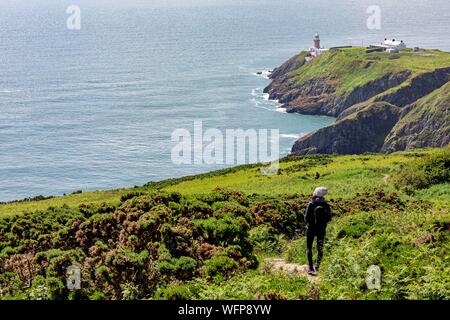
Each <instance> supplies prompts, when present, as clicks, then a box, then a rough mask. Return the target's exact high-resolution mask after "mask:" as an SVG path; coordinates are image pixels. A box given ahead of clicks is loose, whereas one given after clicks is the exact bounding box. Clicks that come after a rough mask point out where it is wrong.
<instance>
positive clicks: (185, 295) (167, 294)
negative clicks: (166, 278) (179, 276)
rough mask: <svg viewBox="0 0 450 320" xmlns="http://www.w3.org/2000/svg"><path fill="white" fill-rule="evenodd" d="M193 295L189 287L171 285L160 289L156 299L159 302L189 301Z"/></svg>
mask: <svg viewBox="0 0 450 320" xmlns="http://www.w3.org/2000/svg"><path fill="white" fill-rule="evenodd" d="M191 295H192V293H191V289H190V287H189V286H188V285H171V286H168V287H165V288H161V289H158V291H157V292H156V294H155V298H156V299H158V300H189V299H190V298H191Z"/></svg>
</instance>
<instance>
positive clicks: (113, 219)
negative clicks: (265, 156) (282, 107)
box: [0, 149, 450, 299]
mask: <svg viewBox="0 0 450 320" xmlns="http://www.w3.org/2000/svg"><path fill="white" fill-rule="evenodd" d="M449 152H450V150H449V149H430V150H415V151H409V152H398V153H393V154H390V155H383V154H365V155H359V156H337V155H311V156H305V157H291V158H286V159H283V160H282V161H281V163H280V172H279V174H278V175H275V176H264V175H261V173H260V168H261V166H262V165H249V166H241V167H236V168H231V169H226V170H221V171H217V172H212V173H208V174H203V175H199V176H192V177H185V178H181V179H173V180H166V181H162V182H158V183H149V184H148V185H146V186H143V187H139V188H133V189H128V190H125V189H123V190H116V191H104V192H95V193H85V194H75V195H70V196H65V197H57V198H51V199H46V200H42V201H24V202H16V203H10V204H2V205H0V298H1V299H182V298H185V299H449V298H450V268H449V267H448V266H449V265H450V254H449V252H450V212H449V210H448V208H449V207H450V201H449V199H450V163H449V159H450V157H449ZM409 168H411V169H409ZM428 168H433V170H432V171H429V169H428ZM400 170H401V172H400ZM405 170H406V171H405ZM408 170H409V171H408ZM418 173H422V175H417V174H418ZM398 176H400V177H401V179H399V178H398ZM419 180H420V181H421V185H420V189H418V188H416V187H415V186H414V185H408V186H406V187H403V186H402V181H413V182H414V181H419ZM399 181H400V182H399ZM318 185H325V186H327V187H328V188H329V189H330V194H329V197H328V198H329V200H330V203H331V205H332V206H333V220H332V222H331V224H330V225H329V228H328V235H327V238H326V244H325V252H326V254H325V258H324V261H323V266H322V268H321V271H320V274H319V277H317V278H315V279H310V278H308V277H307V276H305V275H304V272H303V269H302V268H299V266H304V265H305V264H306V261H305V225H304V223H303V211H304V208H305V206H306V204H307V202H308V199H309V196H308V195H309V194H310V193H311V191H312V190H313V189H314V187H316V186H318ZM274 262H276V263H275V264H274ZM74 263H75V264H76V265H78V266H79V267H80V268H81V274H82V290H80V291H69V290H67V288H66V287H65V280H66V269H67V267H68V266H70V265H73V264H74ZM370 265H377V266H379V267H380V268H381V271H382V282H381V288H380V289H379V290H371V289H370V288H368V286H367V283H366V281H365V277H366V270H367V268H368V266H370ZM280 266H281V267H280ZM291 269H292V270H291Z"/></svg>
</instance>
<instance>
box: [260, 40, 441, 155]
mask: <svg viewBox="0 0 450 320" xmlns="http://www.w3.org/2000/svg"><path fill="white" fill-rule="evenodd" d="M306 55H307V53H305V52H303V53H301V54H300V55H298V56H296V57H294V58H293V59H291V60H289V61H287V62H286V63H284V64H283V65H282V66H280V67H279V68H277V69H275V70H274V72H273V74H272V80H273V81H272V83H271V84H270V85H269V86H268V87H267V88H266V89H265V92H267V93H269V96H270V98H271V99H277V100H279V101H280V103H282V104H283V107H284V108H286V110H287V111H288V112H295V113H301V114H310V115H329V116H335V117H337V118H338V119H337V122H336V123H335V124H333V125H332V126H330V127H327V128H323V129H321V130H319V131H317V132H315V133H312V134H309V135H307V136H304V137H302V138H301V139H299V140H298V141H297V143H296V144H295V146H294V147H293V149H292V153H293V154H294V155H302V154H313V153H336V154H353V153H363V152H380V151H390V152H392V151H399V150H406V149H411V148H414V147H440V146H443V145H446V144H448V143H449V142H450V138H449V136H450V134H449V130H448V124H449V122H450V115H449V112H448V109H449V104H450V94H449V91H448V86H446V84H448V82H449V81H450V53H446V52H441V51H438V50H422V51H420V52H412V51H411V50H405V51H402V52H401V53H399V54H390V53H384V52H371V53H367V52H366V49H365V48H361V47H354V48H345V49H332V50H330V51H328V52H325V53H323V54H322V55H320V56H319V57H318V58H316V59H314V60H312V61H310V62H307V63H300V62H299V60H301V59H302V58H303V57H305V56H306ZM420 110H422V111H420ZM425 110H426V117H425V119H422V118H420V117H418V115H423V113H424V112H425ZM400 119H401V120H402V121H401V122H399V121H400ZM410 121H411V122H414V125H412V124H411V125H410ZM398 122H399V123H398ZM394 127H395V128H394ZM430 127H431V128H434V129H438V130H434V129H433V130H428V131H427V132H426V133H423V134H419V135H414V134H413V133H412V132H413V130H414V129H422V131H423V130H424V129H425V128H430ZM401 128H403V129H401ZM406 128H408V129H406ZM391 131H392V132H391ZM408 132H409V133H408ZM399 134H400V135H404V134H407V135H408V137H404V139H402V138H400V136H399ZM425 135H426V138H425ZM399 140H402V141H401V142H399ZM405 140H407V142H405ZM416 140H417V142H416Z"/></svg>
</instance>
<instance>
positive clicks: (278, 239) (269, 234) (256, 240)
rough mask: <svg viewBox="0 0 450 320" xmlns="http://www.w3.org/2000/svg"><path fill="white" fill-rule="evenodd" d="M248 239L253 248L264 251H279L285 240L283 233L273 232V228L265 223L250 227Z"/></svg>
mask: <svg viewBox="0 0 450 320" xmlns="http://www.w3.org/2000/svg"><path fill="white" fill-rule="evenodd" d="M249 240H250V242H251V243H252V245H253V248H254V249H255V250H257V251H260V252H266V253H279V252H280V251H281V249H282V248H283V246H284V244H285V242H286V241H285V240H284V236H283V235H280V234H276V233H274V230H273V228H272V227H270V226H269V225H267V224H262V225H259V226H256V227H254V228H253V229H251V230H250V232H249Z"/></svg>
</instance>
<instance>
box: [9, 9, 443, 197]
mask: <svg viewBox="0 0 450 320" xmlns="http://www.w3.org/2000/svg"><path fill="white" fill-rule="evenodd" d="M377 3H378V5H379V6H380V8H381V10H382V11H381V18H382V19H381V29H380V30H370V29H368V28H367V25H366V20H367V18H368V16H369V15H368V14H367V13H366V10H367V8H368V7H369V6H370V5H372V4H374V3H373V1H371V0H370V1H369V0H367V1H366V0H342V1H333V0H319V1H306V0H295V1H294V0H282V1H281V0H280V1H275V0H240V1H232V0H228V1H226V0H218V1H211V0H208V1H207V0H184V1H181V0H179V1H177V0H165V1H163V0H154V1H143V0H142V1H138V0H128V1H122V0H94V1H92V0H89V1H88V0H78V1H77V0H71V1H65V0H61V1H54V0H1V2H0V73H1V76H0V201H8V200H13V199H20V198H24V197H30V196H36V195H60V194H63V193H70V192H72V191H74V190H79V189H82V190H84V191H87V190H97V189H110V188H118V187H126V186H133V185H139V184H143V183H146V182H148V181H156V180H161V179H165V178H169V177H179V176H184V175H190V174H195V173H199V172H205V171H209V170H212V169H216V168H218V167H222V166H220V165H215V166H213V165H209V166H207V165H174V164H173V163H172V161H171V157H170V156H171V149H172V147H173V146H174V144H173V142H172V141H171V134H172V132H173V131H174V130H175V129H177V128H185V129H188V130H190V131H192V130H193V124H194V121H195V120H202V121H203V126H204V128H205V129H208V128H218V129H220V130H225V129H236V128H243V129H250V128H254V129H261V128H267V129H279V130H280V133H281V140H280V144H281V145H280V151H281V156H282V155H286V154H287V153H288V152H289V150H290V148H291V146H292V144H293V142H294V141H295V139H296V138H297V137H298V136H299V135H300V134H303V133H306V132H311V131H314V130H317V129H319V128H321V127H324V126H326V125H328V124H330V123H332V122H333V121H334V120H333V119H331V118H326V117H312V116H301V115H292V114H286V113H283V112H279V110H277V104H276V103H275V102H273V101H268V100H267V97H265V96H264V95H263V93H262V90H263V88H264V87H265V86H266V85H268V83H269V80H267V79H266V78H265V77H264V75H261V76H257V75H256V72H258V71H266V70H269V69H271V68H273V67H275V66H277V65H279V64H280V63H281V62H283V61H284V60H286V59H288V58H289V57H291V56H293V55H294V54H296V53H298V52H299V51H301V50H303V49H306V48H308V47H309V46H310V43H311V38H312V35H313V34H314V33H315V32H319V33H320V35H321V38H322V44H323V45H324V46H336V45H361V44H365V45H366V44H369V43H372V42H380V41H381V40H383V39H384V38H385V37H389V38H390V37H395V38H398V39H403V40H404V41H405V42H406V43H407V45H408V46H421V47H428V48H439V49H442V50H450V39H449V37H448V35H449V34H450V27H449V21H450V10H449V9H450V3H449V2H448V0H428V1H423V0H413V1H411V0H410V1H401V0H397V1H389V0H379V1H377ZM72 4H76V5H78V6H79V7H80V9H81V29H80V30H69V29H67V27H66V19H67V18H68V16H69V15H68V14H67V13H66V8H67V7H68V6H69V5H72Z"/></svg>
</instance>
